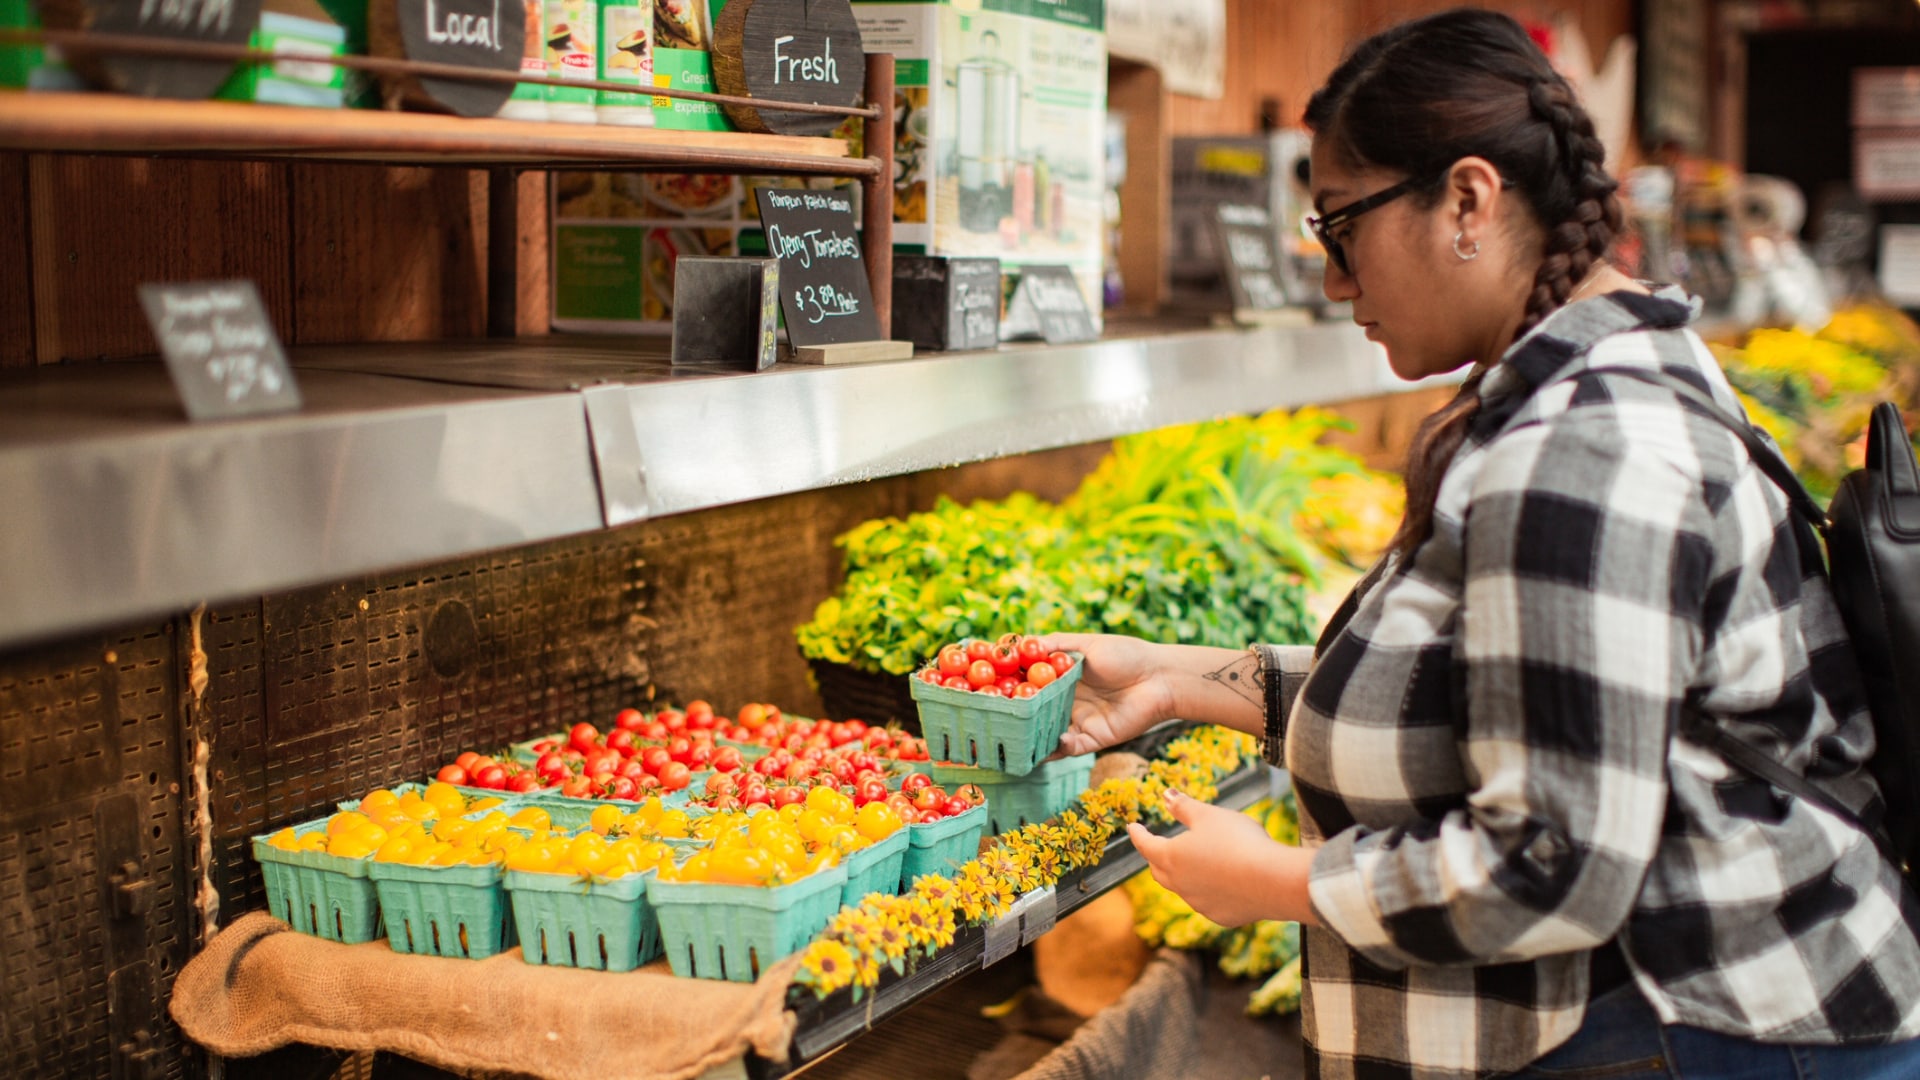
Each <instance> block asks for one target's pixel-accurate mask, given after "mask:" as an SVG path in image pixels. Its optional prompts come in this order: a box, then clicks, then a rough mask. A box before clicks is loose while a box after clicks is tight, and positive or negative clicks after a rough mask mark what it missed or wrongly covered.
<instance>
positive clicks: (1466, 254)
mask: <svg viewBox="0 0 1920 1080" xmlns="http://www.w3.org/2000/svg"><path fill="white" fill-rule="evenodd" d="M1466 236H1467V234H1466V232H1465V230H1462V231H1460V232H1457V233H1454V234H1453V254H1454V257H1455V258H1458V259H1459V260H1460V261H1461V262H1472V261H1473V260H1475V259H1477V258H1479V257H1480V241H1478V240H1475V241H1474V242H1473V250H1472V251H1461V250H1460V241H1462V240H1464V239H1466Z"/></svg>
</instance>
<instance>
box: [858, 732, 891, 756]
mask: <svg viewBox="0 0 1920 1080" xmlns="http://www.w3.org/2000/svg"><path fill="white" fill-rule="evenodd" d="M860 742H861V744H862V745H864V746H865V747H866V748H867V749H869V750H885V749H886V748H887V747H889V746H892V745H893V732H891V731H888V730H887V729H886V728H878V727H877V728H868V729H867V733H866V734H865V735H862V736H861V737H860Z"/></svg>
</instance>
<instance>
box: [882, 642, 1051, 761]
mask: <svg viewBox="0 0 1920 1080" xmlns="http://www.w3.org/2000/svg"><path fill="white" fill-rule="evenodd" d="M1073 658H1074V663H1073V666H1072V667H1070V668H1068V669H1067V673H1066V674H1064V675H1062V676H1060V677H1059V678H1057V679H1055V680H1054V681H1052V682H1051V683H1048V684H1047V686H1046V688H1045V689H1043V690H1041V691H1040V692H1039V693H1038V694H1035V695H1034V696H1033V697H1030V698H1008V697H1001V696H1000V695H998V694H982V693H976V692H974V691H972V690H950V689H948V688H947V687H944V686H936V685H934V684H933V683H929V682H923V681H921V679H920V678H919V677H917V676H916V677H914V678H912V679H910V680H909V681H908V690H909V691H910V692H911V693H912V694H913V700H914V703H915V704H916V705H918V706H919V709H920V733H921V735H922V736H924V737H925V738H926V740H927V753H928V754H929V755H931V756H932V758H933V760H935V761H952V762H958V763H959V764H962V765H978V766H981V767H982V768H988V769H997V770H999V771H1001V772H1004V773H1008V774H1011V775H1013V776H1025V775H1026V774H1028V773H1030V772H1032V771H1033V769H1034V766H1036V765H1038V764H1040V763H1041V762H1042V761H1044V760H1046V758H1047V756H1048V755H1049V754H1052V753H1053V751H1054V748H1055V747H1057V746H1059V745H1060V736H1062V735H1064V734H1066V731H1067V723H1068V721H1069V720H1071V719H1072V717H1073V688H1074V687H1075V686H1077V685H1079V683H1080V672H1081V669H1082V668H1085V667H1086V661H1085V660H1084V659H1083V658H1082V657H1081V656H1080V655H1079V654H1077V653H1075V654H1073Z"/></svg>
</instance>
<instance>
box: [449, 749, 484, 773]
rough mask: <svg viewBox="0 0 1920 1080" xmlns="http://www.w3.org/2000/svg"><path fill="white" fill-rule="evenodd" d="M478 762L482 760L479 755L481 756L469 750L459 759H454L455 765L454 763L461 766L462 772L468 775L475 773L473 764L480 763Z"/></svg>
mask: <svg viewBox="0 0 1920 1080" xmlns="http://www.w3.org/2000/svg"><path fill="white" fill-rule="evenodd" d="M478 760H480V755H479V754H476V753H474V752H473V751H471V750H468V751H467V752H465V753H463V754H461V755H460V756H459V757H457V758H454V759H453V763H454V764H455V765H458V766H460V768H461V770H462V771H464V772H467V773H472V772H473V763H474V762H476V761H478Z"/></svg>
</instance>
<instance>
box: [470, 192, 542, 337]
mask: <svg viewBox="0 0 1920 1080" xmlns="http://www.w3.org/2000/svg"><path fill="white" fill-rule="evenodd" d="M551 175H552V174H550V173H544V172H529V173H522V174H520V221H521V226H520V257H519V265H520V269H519V277H520V295H519V298H518V300H517V301H516V303H515V305H514V313H515V316H516V318H517V320H518V326H517V330H518V332H519V333H520V335H521V336H523V337H531V336H534V335H538V334H546V333H550V332H551V331H552V326H551V323H552V319H553V287H552V285H553V282H552V275H551V273H550V271H549V256H548V246H549V244H550V242H551V237H552V230H551V229H549V228H548V227H547V184H548V181H549V178H550V177H551ZM483 273H484V266H483Z"/></svg>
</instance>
